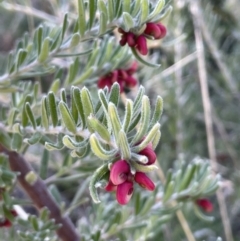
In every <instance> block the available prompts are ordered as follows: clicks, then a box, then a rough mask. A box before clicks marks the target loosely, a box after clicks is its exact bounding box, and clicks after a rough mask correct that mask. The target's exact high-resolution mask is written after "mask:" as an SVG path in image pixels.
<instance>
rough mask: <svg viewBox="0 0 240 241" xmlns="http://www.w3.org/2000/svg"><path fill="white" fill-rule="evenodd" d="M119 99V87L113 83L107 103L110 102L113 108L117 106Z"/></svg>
mask: <svg viewBox="0 0 240 241" xmlns="http://www.w3.org/2000/svg"><path fill="white" fill-rule="evenodd" d="M119 98H120V86H119V84H118V83H117V82H115V83H114V84H113V85H112V87H111V90H110V93H109V102H112V103H113V104H114V105H115V106H118V103H119Z"/></svg>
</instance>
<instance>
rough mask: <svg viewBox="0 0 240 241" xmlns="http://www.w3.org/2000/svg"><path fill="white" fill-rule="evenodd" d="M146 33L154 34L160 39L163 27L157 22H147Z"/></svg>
mask: <svg viewBox="0 0 240 241" xmlns="http://www.w3.org/2000/svg"><path fill="white" fill-rule="evenodd" d="M144 33H145V34H147V35H150V36H153V37H154V38H155V39H159V38H160V36H161V29H160V28H159V26H158V25H157V24H156V23H147V24H146V29H145V31H144Z"/></svg>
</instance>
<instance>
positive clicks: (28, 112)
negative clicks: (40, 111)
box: [25, 102, 36, 129]
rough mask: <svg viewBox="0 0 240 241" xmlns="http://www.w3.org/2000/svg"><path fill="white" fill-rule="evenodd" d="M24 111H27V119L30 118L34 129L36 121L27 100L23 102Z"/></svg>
mask: <svg viewBox="0 0 240 241" xmlns="http://www.w3.org/2000/svg"><path fill="white" fill-rule="evenodd" d="M25 112H26V113H27V116H28V119H29V120H30V122H31V124H32V126H33V128H34V129H36V121H35V118H34V114H33V112H32V109H31V106H30V104H29V103H28V102H27V103H26V104H25Z"/></svg>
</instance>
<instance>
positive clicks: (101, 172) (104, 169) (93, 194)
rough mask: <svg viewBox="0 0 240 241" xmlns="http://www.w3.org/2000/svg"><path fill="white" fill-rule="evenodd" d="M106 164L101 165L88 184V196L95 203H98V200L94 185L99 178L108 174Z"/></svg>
mask: <svg viewBox="0 0 240 241" xmlns="http://www.w3.org/2000/svg"><path fill="white" fill-rule="evenodd" d="M108 171H109V170H108V164H105V165H102V166H101V167H99V168H98V169H97V170H96V171H95V172H94V174H93V176H92V178H91V181H90V184H89V191H90V195H91V197H92V199H93V201H94V202H95V203H100V199H99V197H98V193H97V188H96V184H97V182H98V181H99V180H101V178H102V177H103V176H104V175H105V174H106V173H107V172H108Z"/></svg>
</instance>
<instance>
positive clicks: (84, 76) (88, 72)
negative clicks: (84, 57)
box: [73, 66, 97, 85]
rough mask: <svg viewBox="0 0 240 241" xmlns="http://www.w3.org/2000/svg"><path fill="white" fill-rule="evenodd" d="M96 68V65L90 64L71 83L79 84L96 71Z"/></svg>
mask: <svg viewBox="0 0 240 241" xmlns="http://www.w3.org/2000/svg"><path fill="white" fill-rule="evenodd" d="M96 69H97V68H96V66H92V67H90V68H89V69H87V71H85V72H84V74H82V75H81V76H80V77H79V78H78V79H76V80H75V81H74V82H73V85H79V84H81V83H82V82H83V81H84V80H86V79H87V78H89V77H90V76H91V75H92V74H93V73H94V72H95V71H96Z"/></svg>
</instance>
